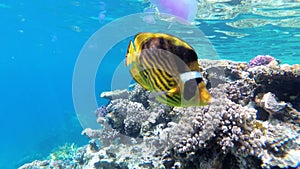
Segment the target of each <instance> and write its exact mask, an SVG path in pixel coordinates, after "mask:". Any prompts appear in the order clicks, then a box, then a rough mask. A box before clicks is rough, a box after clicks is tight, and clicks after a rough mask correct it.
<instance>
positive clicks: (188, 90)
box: [183, 79, 198, 100]
mask: <svg viewBox="0 0 300 169" xmlns="http://www.w3.org/2000/svg"><path fill="white" fill-rule="evenodd" d="M197 87H198V85H197V81H196V80H195V79H191V80H188V81H186V82H185V84H184V90H183V97H184V99H185V100H190V99H191V98H192V97H194V96H195V94H196V91H197Z"/></svg>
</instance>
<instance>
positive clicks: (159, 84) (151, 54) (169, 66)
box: [125, 32, 211, 107]
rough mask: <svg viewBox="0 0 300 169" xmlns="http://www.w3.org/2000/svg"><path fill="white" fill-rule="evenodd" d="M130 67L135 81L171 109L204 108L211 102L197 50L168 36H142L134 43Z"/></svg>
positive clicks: (128, 60)
mask: <svg viewBox="0 0 300 169" xmlns="http://www.w3.org/2000/svg"><path fill="white" fill-rule="evenodd" d="M125 64H126V66H131V67H130V73H131V76H132V77H133V79H134V80H135V81H136V82H137V83H138V84H140V85H141V86H142V87H143V88H145V89H146V90H149V91H151V92H153V93H154V94H153V95H154V96H155V98H156V99H157V100H158V101H159V102H161V103H164V104H167V105H169V106H180V107H187V106H203V105H207V104H209V103H210V102H211V96H210V94H209V92H208V90H207V89H206V84H205V82H204V81H203V78H202V75H201V73H200V68H199V63H198V57H197V54H196V52H195V50H194V49H193V48H192V47H191V46H190V45H189V44H188V43H186V42H185V41H183V40H181V39H179V38H177V37H175V36H172V35H169V34H164V33H147V32H143V33H139V34H137V35H136V36H135V38H134V42H132V41H130V43H129V46H128V50H127V54H126V63H125Z"/></svg>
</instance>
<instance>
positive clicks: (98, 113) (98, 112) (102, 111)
mask: <svg viewBox="0 0 300 169" xmlns="http://www.w3.org/2000/svg"><path fill="white" fill-rule="evenodd" d="M95 115H96V116H97V117H105V116H106V115H107V110H106V106H101V107H99V108H97V110H96V111H95Z"/></svg>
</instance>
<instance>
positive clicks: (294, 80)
mask: <svg viewBox="0 0 300 169" xmlns="http://www.w3.org/2000/svg"><path fill="white" fill-rule="evenodd" d="M199 62H200V65H201V70H202V71H203V75H204V76H205V77H206V78H205V79H206V80H207V86H208V88H209V91H210V93H211V95H212V97H213V98H214V100H213V102H212V103H211V104H210V105H207V106H202V107H187V108H181V107H169V106H167V105H164V104H161V103H158V102H157V101H156V100H155V98H154V96H153V95H152V94H151V93H150V92H148V91H145V90H144V89H143V88H142V87H141V86H139V85H135V87H134V89H133V90H132V91H117V92H113V91H112V92H110V93H104V94H102V96H103V97H105V98H108V99H111V100H110V103H109V104H108V105H106V106H103V107H101V108H99V109H98V111H97V112H96V115H97V122H98V123H99V124H100V125H101V126H102V129H101V130H93V129H89V128H88V129H85V130H84V131H83V132H82V134H83V135H86V136H88V137H89V138H91V139H93V140H94V141H91V142H90V144H89V145H87V146H85V147H81V148H79V149H78V150H77V152H76V154H75V155H74V157H73V163H75V164H76V165H75V168H76V167H78V168H80V167H82V168H89V167H91V168H101V169H102V168H121V169H123V168H124V169H127V168H128V169H133V168H143V169H144V168H147V169H150V168H157V169H163V168H165V169H173V168H174V169H208V168H217V169H222V168H224V169H225V168H226V169H238V168H273V167H280V168H297V167H299V165H300V112H299V111H300V88H299V86H300V65H297V64H296V65H280V64H279V63H278V62H277V61H276V60H274V61H270V62H269V63H268V64H267V65H259V64H258V66H256V64H251V66H249V64H247V63H241V62H232V61H227V60H219V61H210V60H199ZM95 120H96V118H95ZM98 141H99V142H100V143H101V146H99V145H98V144H96V143H97V142H98ZM47 164H50V162H49V161H34V162H33V163H31V164H26V165H24V166H22V167H21V168H22V169H25V168H28V166H35V167H41V166H47ZM73 165H74V164H73ZM41 168H43V167H41Z"/></svg>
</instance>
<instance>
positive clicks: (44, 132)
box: [0, 0, 300, 169]
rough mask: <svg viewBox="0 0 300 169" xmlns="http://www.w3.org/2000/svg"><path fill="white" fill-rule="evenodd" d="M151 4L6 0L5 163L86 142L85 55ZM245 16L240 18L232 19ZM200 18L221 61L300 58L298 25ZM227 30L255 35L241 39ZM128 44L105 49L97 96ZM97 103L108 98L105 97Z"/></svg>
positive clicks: (1, 160)
mask: <svg viewBox="0 0 300 169" xmlns="http://www.w3.org/2000/svg"><path fill="white" fill-rule="evenodd" d="M148 6H149V3H142V2H141V1H134V0H115V1H99V0H90V1H83V0H81V1H80V0H78V1H75V0H73V1H72V0H66V1H58V0H43V1H23V0H21V1H12V0H4V1H0V16H1V26H0V32H1V42H0V45H1V48H0V49H1V50H0V78H1V81H0V82H1V83H0V93H1V95H0V113H1V122H0V125H1V126H0V127H1V129H2V130H1V139H0V150H1V151H0V168H7V169H10V168H16V167H18V166H20V165H22V164H23V163H26V162H30V161H33V160H34V159H42V158H45V157H46V156H47V155H48V154H49V153H50V152H51V151H52V150H53V149H55V148H56V147H57V146H59V145H63V144H65V143H68V142H69V143H72V142H74V143H75V144H77V145H78V146H80V145H83V144H86V143H87V142H88V140H87V139H86V138H85V137H84V136H81V131H82V127H81V125H80V123H79V120H78V119H77V116H76V113H75V110H74V107H73V101H72V76H73V69H74V66H75V63H76V59H77V57H78V55H79V52H80V51H81V48H82V47H83V45H84V44H85V42H86V41H87V40H88V38H89V37H90V36H91V35H92V34H93V33H94V32H96V31H97V30H98V29H99V28H101V27H103V26H105V25H106V24H108V23H109V22H111V21H114V20H115V19H117V18H120V17H122V16H126V15H129V14H133V13H138V12H143V11H144V8H146V7H148ZM247 17H249V16H247V15H240V16H239V17H237V18H235V19H232V20H229V22H231V21H232V22H234V21H235V20H238V19H243V18H247ZM296 17H298V19H299V16H296ZM199 21H200V22H201V24H199V25H198V27H199V28H200V29H201V30H202V31H203V32H204V34H205V35H206V36H208V37H210V38H209V40H210V41H211V43H212V44H213V46H214V47H215V49H216V52H217V54H218V57H219V58H222V59H231V60H236V61H249V60H250V59H251V58H253V57H254V56H256V55H259V54H270V55H272V56H274V57H276V58H278V59H280V60H281V61H282V62H283V63H289V64H293V63H300V48H299V44H300V29H299V27H297V26H294V27H286V26H285V27H281V26H276V25H271V24H266V25H265V26H262V27H251V28H233V27H230V26H228V25H226V23H225V22H224V21H220V20H199ZM125 26H126V27H130V24H129V25H125ZM224 31H225V32H226V31H229V32H239V33H243V34H249V35H247V36H245V37H242V38H240V37H236V36H229V35H226V34H224ZM127 44H128V42H127V41H121V42H120V43H118V44H117V45H116V46H115V47H114V48H112V49H111V51H110V52H109V53H108V54H107V57H106V58H105V60H104V61H103V63H104V65H102V66H101V69H99V71H98V72H97V78H96V80H95V86H96V89H95V95H96V96H99V94H100V92H101V91H104V90H109V89H110V81H109V80H110V78H111V76H112V73H113V70H114V69H115V68H116V66H117V65H118V64H119V62H120V61H122V60H123V59H124V57H125V52H126V48H127ZM110 58H111V59H110ZM105 79H108V80H105ZM97 102H98V104H104V103H105V101H104V100H101V99H100V98H97ZM87 113H90V112H87Z"/></svg>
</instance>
